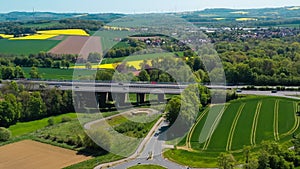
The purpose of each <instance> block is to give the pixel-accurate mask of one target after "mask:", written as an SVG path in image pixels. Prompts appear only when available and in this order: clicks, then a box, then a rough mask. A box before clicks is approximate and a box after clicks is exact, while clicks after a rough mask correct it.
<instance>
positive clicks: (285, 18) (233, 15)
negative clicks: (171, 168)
mask: <svg viewBox="0 0 300 169" xmlns="http://www.w3.org/2000/svg"><path fill="white" fill-rule="evenodd" d="M172 14H174V15H177V16H179V17H181V18H184V19H186V20H188V21H190V22H193V23H194V24H196V25H201V26H220V25H223V26H230V25H232V24H234V25H235V24H243V25H245V24H246V25H251V26H278V25H293V26H295V25H299V24H300V7H295V6H289V7H280V8H259V9H227V8H214V9H205V10H201V11H192V12H178V13H172ZM123 16H126V14H116V13H99V14H88V13H53V12H10V13H5V14H0V22H12V21H18V22H28V21H41V20H42V21H43V20H44V21H45V20H47V21H49V20H61V19H66V18H77V19H80V20H81V19H82V20H98V21H102V22H104V23H109V22H111V21H113V20H115V19H118V18H121V17H123Z"/></svg>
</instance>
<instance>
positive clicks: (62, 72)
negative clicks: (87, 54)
mask: <svg viewBox="0 0 300 169" xmlns="http://www.w3.org/2000/svg"><path fill="white" fill-rule="evenodd" d="M22 69H23V70H24V72H25V76H26V78H30V76H29V72H30V70H31V68H30V67H23V68H22ZM73 71H74V69H53V68H38V72H39V73H40V74H41V75H42V78H43V79H48V80H72V79H73ZM94 74H95V70H90V69H80V70H79V69H78V70H76V75H74V77H75V79H79V78H80V77H84V76H92V75H94Z"/></svg>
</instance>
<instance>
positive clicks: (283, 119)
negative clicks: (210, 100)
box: [187, 97, 299, 152]
mask: <svg viewBox="0 0 300 169" xmlns="http://www.w3.org/2000/svg"><path fill="white" fill-rule="evenodd" d="M296 107H297V101H296V100H292V99H284V98H276V97H258V98H248V99H240V100H236V101H232V102H230V103H229V104H228V105H225V106H222V105H214V106H212V107H211V108H210V111H208V110H206V111H204V113H205V114H204V115H203V117H202V118H198V121H197V123H196V124H195V126H194V129H193V130H191V133H189V135H188V136H189V137H190V138H189V139H187V140H188V141H189V142H190V145H188V146H190V147H191V148H192V149H195V150H207V151H213V152H214V151H217V152H221V151H231V150H232V151H234V150H240V149H242V148H243V146H244V145H258V144H260V143H261V142H262V141H263V140H275V141H280V140H284V139H285V138H286V137H287V136H291V135H292V134H293V133H294V132H295V131H297V129H298V127H299V118H298V117H297V116H296V109H297V108H296ZM200 116H201V115H200ZM200 116H199V117H200ZM203 139H204V140H203ZM187 144H189V143H187Z"/></svg>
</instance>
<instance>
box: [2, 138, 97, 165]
mask: <svg viewBox="0 0 300 169" xmlns="http://www.w3.org/2000/svg"><path fill="white" fill-rule="evenodd" d="M76 153H77V152H76V151H72V150H68V149H63V148H60V147H56V146H52V145H48V144H43V143H40V142H36V141H32V140H24V141H20V142H16V143H12V144H8V145H5V146H2V147H0V168H3V169H17V168H22V169H56V168H63V167H66V166H69V165H72V164H76V163H79V162H81V161H85V160H88V159H90V158H91V157H87V156H84V155H77V154H76Z"/></svg>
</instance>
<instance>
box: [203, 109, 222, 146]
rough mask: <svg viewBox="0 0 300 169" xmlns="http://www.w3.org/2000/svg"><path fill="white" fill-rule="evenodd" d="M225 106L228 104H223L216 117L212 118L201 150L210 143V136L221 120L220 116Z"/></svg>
mask: <svg viewBox="0 0 300 169" xmlns="http://www.w3.org/2000/svg"><path fill="white" fill-rule="evenodd" d="M227 106H228V105H225V106H224V107H223V108H222V110H221V111H220V112H219V114H218V116H217V117H216V119H215V120H214V122H213V124H212V126H211V128H210V130H209V132H208V135H207V139H206V142H205V143H204V146H203V150H207V147H208V145H209V143H210V140H211V137H212V135H213V133H214V131H215V129H216V128H217V126H218V123H219V121H220V120H221V117H222V115H223V113H224V112H225V110H226V109H227Z"/></svg>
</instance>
